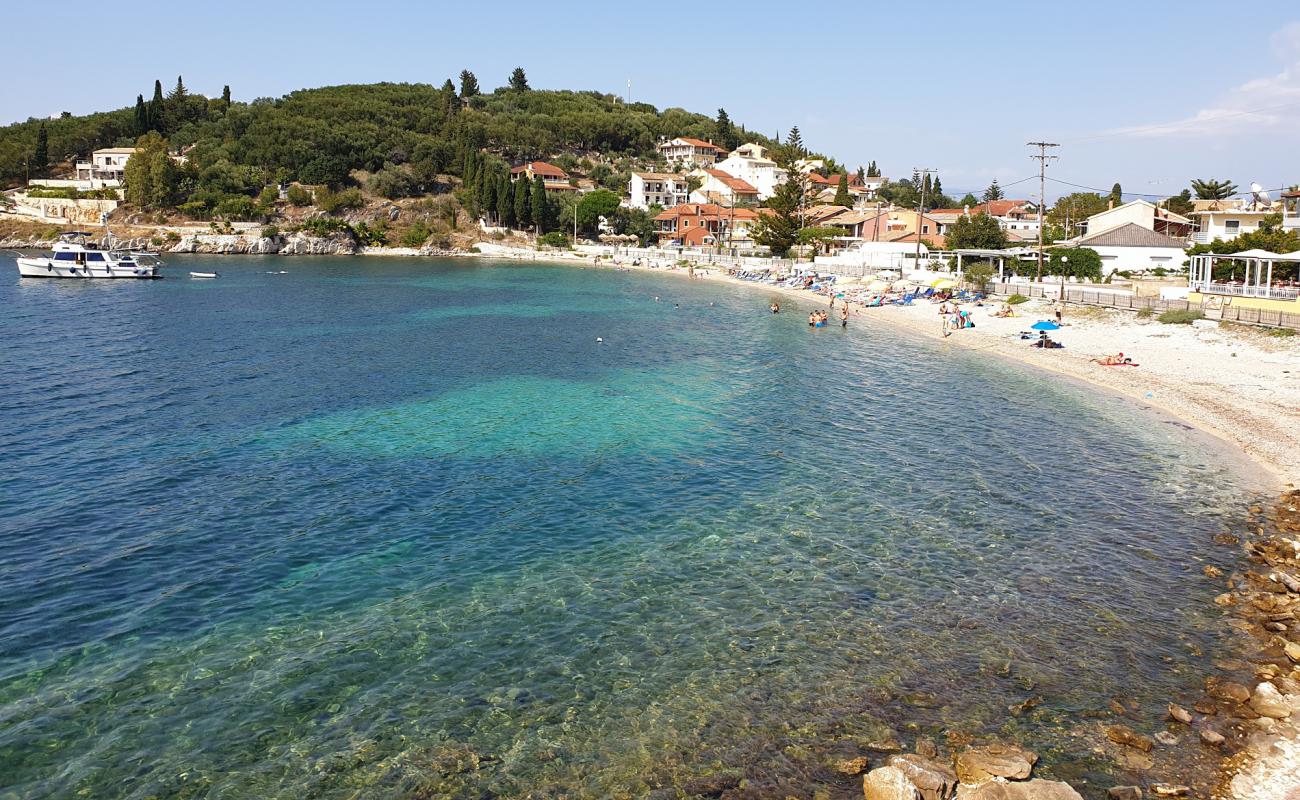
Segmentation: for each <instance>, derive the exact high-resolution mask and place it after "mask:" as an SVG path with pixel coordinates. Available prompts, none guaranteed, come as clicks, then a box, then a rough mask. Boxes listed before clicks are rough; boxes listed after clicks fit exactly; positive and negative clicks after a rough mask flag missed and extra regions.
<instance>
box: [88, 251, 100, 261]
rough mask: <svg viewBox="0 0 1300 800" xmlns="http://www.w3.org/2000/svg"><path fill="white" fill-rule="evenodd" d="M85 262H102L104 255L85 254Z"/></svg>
mask: <svg viewBox="0 0 1300 800" xmlns="http://www.w3.org/2000/svg"><path fill="white" fill-rule="evenodd" d="M86 260H87V261H103V260H104V254H103V253H86Z"/></svg>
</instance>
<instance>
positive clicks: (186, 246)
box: [170, 233, 281, 256]
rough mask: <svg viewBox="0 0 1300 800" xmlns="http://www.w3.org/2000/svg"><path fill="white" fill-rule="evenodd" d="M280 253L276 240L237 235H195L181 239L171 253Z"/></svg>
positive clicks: (278, 243)
mask: <svg viewBox="0 0 1300 800" xmlns="http://www.w3.org/2000/svg"><path fill="white" fill-rule="evenodd" d="M280 251H281V248H280V242H279V240H278V239H273V238H269V237H264V236H263V237H246V236H240V235H237V234H215V233H197V234H191V235H189V236H183V237H181V240H180V241H179V242H177V243H176V244H175V245H173V246H172V248H171V250H170V252H173V253H205V254H208V255H250V256H255V255H272V254H274V253H278V252H280Z"/></svg>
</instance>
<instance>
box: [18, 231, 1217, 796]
mask: <svg viewBox="0 0 1300 800" xmlns="http://www.w3.org/2000/svg"><path fill="white" fill-rule="evenodd" d="M204 268H212V269H216V270H218V271H219V272H221V273H222V277H221V278H220V279H218V280H215V281H192V280H188V279H186V278H184V277H181V276H183V275H184V274H185V272H186V271H187V270H189V269H204ZM280 269H285V270H288V274H286V275H279V274H266V270H280ZM170 273H171V274H172V275H173V276H176V277H173V279H171V280H166V281H161V282H152V283H150V282H139V283H134V282H133V283H106V282H105V283H93V284H81V283H72V282H41V281H30V280H27V281H20V280H19V279H18V278H17V277H16V276H15V275H14V272H13V271H12V270H6V271H5V273H4V277H3V278H0V308H3V315H2V316H0V340H2V341H3V342H4V348H3V350H0V386H2V387H3V392H2V393H0V534H2V535H0V798H6V799H8V798H46V797H54V798H62V797H96V798H109V797H113V798H116V797H122V798H146V797H214V798H215V797H222V798H232V797H267V798H281V797H283V798H307V797H320V798H339V797H404V796H405V797H431V796H457V797H492V796H500V797H513V796H523V795H529V796H536V797H546V796H568V797H637V796H644V795H647V794H653V793H656V792H657V795H656V796H677V794H678V793H681V794H683V795H685V794H690V793H692V792H701V791H706V790H714V791H716V790H717V789H718V788H719V787H721V788H728V787H730V788H731V790H733V791H737V792H743V793H745V794H746V796H774V797H784V796H785V795H786V794H791V793H793V794H797V795H799V796H808V795H810V794H811V791H812V789H814V788H817V787H821V788H823V789H825V790H828V791H830V792H831V793H832V795H837V794H842V795H843V796H846V797H847V796H855V793H856V796H860V793H861V789H860V788H856V787H855V785H854V782H853V781H851V780H848V779H844V778H842V777H839V776H836V774H835V773H833V772H832V771H830V770H829V769H828V768H827V765H828V764H829V763H830V762H831V761H832V760H833V759H834V758H836V757H841V756H845V755H856V754H859V753H861V752H862V747H863V746H864V744H865V743H867V742H870V741H873V740H879V739H881V738H884V737H887V736H890V735H893V736H897V737H899V738H900V739H902V740H903V741H904V743H910V741H911V740H912V739H913V738H914V737H915V736H917V735H920V734H930V735H936V736H940V735H942V734H943V733H944V732H945V731H958V732H962V733H969V734H971V735H975V736H981V735H989V734H995V733H996V734H1000V735H1005V736H1011V737H1014V738H1017V739H1019V740H1021V741H1024V742H1026V743H1028V744H1030V745H1033V746H1035V747H1038V748H1040V749H1041V750H1042V751H1044V752H1045V753H1046V754H1047V755H1046V763H1047V765H1048V771H1047V774H1049V775H1050V774H1053V770H1055V772H1056V774H1058V775H1061V776H1064V777H1071V778H1084V779H1089V778H1090V779H1093V780H1097V781H1104V779H1105V778H1107V777H1108V776H1112V775H1114V774H1116V773H1117V770H1118V768H1117V767H1116V766H1115V765H1114V764H1113V763H1111V762H1109V761H1108V760H1107V759H1105V758H1104V757H1099V756H1097V755H1096V754H1094V753H1093V752H1092V749H1091V748H1092V746H1093V745H1094V744H1095V740H1093V739H1090V738H1089V737H1088V736H1086V735H1083V734H1081V732H1080V725H1082V724H1083V723H1082V722H1081V720H1083V719H1085V718H1086V716H1087V715H1088V714H1091V713H1093V712H1097V711H1099V710H1104V709H1105V708H1106V705H1107V702H1108V701H1109V699H1110V698H1113V697H1123V698H1129V699H1130V700H1131V701H1133V702H1136V703H1137V704H1139V705H1140V706H1141V707H1142V708H1143V709H1144V710H1145V711H1146V712H1149V713H1147V715H1146V716H1147V718H1148V719H1156V718H1158V716H1159V711H1158V709H1159V708H1161V707H1162V705H1163V703H1164V702H1165V701H1166V700H1167V698H1169V697H1170V696H1176V695H1178V694H1179V693H1181V692H1186V691H1188V688H1189V687H1190V686H1192V685H1194V684H1195V683H1197V682H1198V680H1199V678H1200V675H1201V674H1202V673H1203V671H1204V669H1206V666H1205V663H1204V661H1205V659H1208V658H1210V657H1212V656H1213V655H1214V653H1215V651H1216V648H1220V647H1221V645H1222V643H1221V641H1220V636H1221V634H1220V633H1219V630H1220V628H1219V624H1218V623H1217V622H1216V620H1215V618H1214V616H1213V614H1212V613H1210V612H1208V611H1207V610H1206V609H1208V608H1210V607H1211V606H1210V604H1209V603H1208V598H1209V597H1210V595H1211V593H1212V592H1213V587H1212V586H1209V585H1208V584H1206V583H1205V582H1201V581H1196V580H1193V579H1192V578H1191V577H1189V576H1192V575H1194V574H1195V573H1196V572H1197V571H1198V570H1199V567H1200V564H1201V562H1200V561H1199V560H1198V559H1199V558H1200V557H1201V555H1202V554H1203V553H1204V552H1205V551H1206V550H1207V548H1208V541H1209V537H1210V536H1211V535H1212V534H1213V533H1214V532H1215V531H1218V530H1220V529H1221V528H1222V527H1224V525H1225V524H1230V523H1231V520H1232V519H1233V517H1234V515H1235V514H1236V511H1237V509H1238V508H1239V506H1240V504H1241V502H1242V501H1241V499H1240V498H1239V495H1240V494H1241V485H1240V482H1239V480H1238V479H1237V478H1236V477H1234V476H1233V475H1232V474H1229V473H1228V472H1227V471H1226V470H1225V469H1224V468H1223V467H1221V466H1219V465H1218V460H1217V459H1216V458H1215V456H1214V454H1213V453H1211V452H1209V451H1206V450H1205V449H1204V448H1202V447H1200V446H1198V445H1196V444H1195V443H1194V442H1192V441H1190V440H1188V439H1187V438H1186V437H1185V432H1184V431H1182V430H1180V429H1178V428H1177V427H1176V426H1172V425H1167V424H1162V423H1161V422H1160V421H1159V420H1157V419H1156V418H1154V417H1152V416H1149V415H1148V414H1147V413H1145V412H1143V411H1141V410H1140V409H1138V408H1135V407H1133V406H1132V405H1131V404H1129V403H1127V402H1123V401H1119V400H1115V399H1110V398H1107V397H1105V396H1099V395H1098V394H1097V393H1095V392H1093V391H1091V390H1088V389H1085V388H1080V387H1076V386H1072V385H1068V384H1064V383H1062V382H1060V381H1058V380H1054V379H1048V378H1045V377H1042V376H1040V375H1038V374H1035V373H1032V372H1029V371H1026V370H1023V369H1021V368H1019V367H1015V366H1011V365H1007V364H1003V363H1001V362H998V361H995V360H992V359H989V358H986V357H982V356H979V355H978V354H971V353H968V352H963V351H960V350H954V349H949V348H946V347H944V346H942V345H940V344H933V343H927V342H920V341H915V340H912V339H909V338H905V337H903V336H900V335H897V334H894V333H891V332H890V331H887V330H883V329H878V328H876V327H873V326H872V325H871V323H870V322H865V323H859V322H858V321H857V320H854V324H853V327H852V328H851V329H850V330H848V331H847V332H845V331H842V330H840V329H838V328H828V329H824V330H818V331H810V330H809V329H808V328H807V325H806V324H805V322H804V319H803V316H801V315H800V314H798V313H783V314H781V315H777V316H773V315H771V314H769V313H767V312H766V303H767V298H766V297H765V296H764V295H763V294H761V293H755V292H752V291H748V290H744V289H739V288H734V287H723V286H713V285H699V284H688V283H687V282H686V281H684V280H682V279H681V278H679V277H677V276H667V275H644V274H643V275H630V274H623V273H613V272H608V271H594V270H588V269H578V268H573V267H563V266H548V265H520V264H492V263H482V262H481V263H464V262H455V263H453V262H440V261H414V260H402V261H390V260H381V259H347V258H334V259H275V258H263V259H259V258H246V259H241V258H229V257H228V258H220V259H204V258H198V257H194V258H190V259H177V260H176V262H175V263H174V264H173V265H172V267H171V270H170ZM656 295H658V296H660V297H661V298H662V300H661V301H660V302H656V301H655V300H654V297H655V296H656ZM675 304H680V308H677V307H675ZM792 311H793V309H792ZM597 337H602V338H603V339H604V342H603V343H598V342H597ZM1198 653H1204V654H1205V655H1204V656H1198V655H1197V654H1198ZM1030 697H1040V698H1042V700H1043V702H1042V705H1040V706H1038V707H1036V708H1034V709H1033V710H1032V711H1031V712H1029V713H1026V714H1022V715H1019V716H1013V715H1011V714H1010V713H1009V712H1008V710H1007V709H1008V706H1011V705H1014V704H1016V703H1019V702H1021V701H1024V700H1025V699H1027V698H1030ZM1134 724H1135V725H1136V726H1138V727H1142V725H1141V724H1140V723H1134ZM1099 785H1102V784H1100V783H1099ZM858 786H859V787H860V784H858Z"/></svg>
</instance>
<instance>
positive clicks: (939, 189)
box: [930, 175, 943, 197]
mask: <svg viewBox="0 0 1300 800" xmlns="http://www.w3.org/2000/svg"><path fill="white" fill-rule="evenodd" d="M930 190H931V191H932V192H934V194H933V195H931V196H932V197H939V196H941V195H942V194H943V183H941V182H940V181H939V176H938V175H935V176H934V186H932V187H930Z"/></svg>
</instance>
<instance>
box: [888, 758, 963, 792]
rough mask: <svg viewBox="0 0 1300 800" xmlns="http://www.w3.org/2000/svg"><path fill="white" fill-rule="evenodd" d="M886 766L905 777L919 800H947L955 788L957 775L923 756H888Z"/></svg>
mask: <svg viewBox="0 0 1300 800" xmlns="http://www.w3.org/2000/svg"><path fill="white" fill-rule="evenodd" d="M885 765H886V766H890V767H894V768H895V769H897V770H899V771H900V772H902V773H903V774H904V775H906V776H907V779H908V781H910V782H911V784H912V785H913V786H915V787H916V789H917V792H918V793H919V794H920V796H921V800H948V798H949V797H950V796H951V795H952V791H953V789H955V788H956V787H957V775H956V773H954V772H953V771H952V770H951V769H949V768H948V767H947V766H946V765H944V764H940V763H939V762H938V761H933V760H931V759H928V758H925V757H924V756H919V755H915V754H912V753H907V754H905V755H897V756H890V757H889V758H888V759H887V760H886V761H885Z"/></svg>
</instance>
